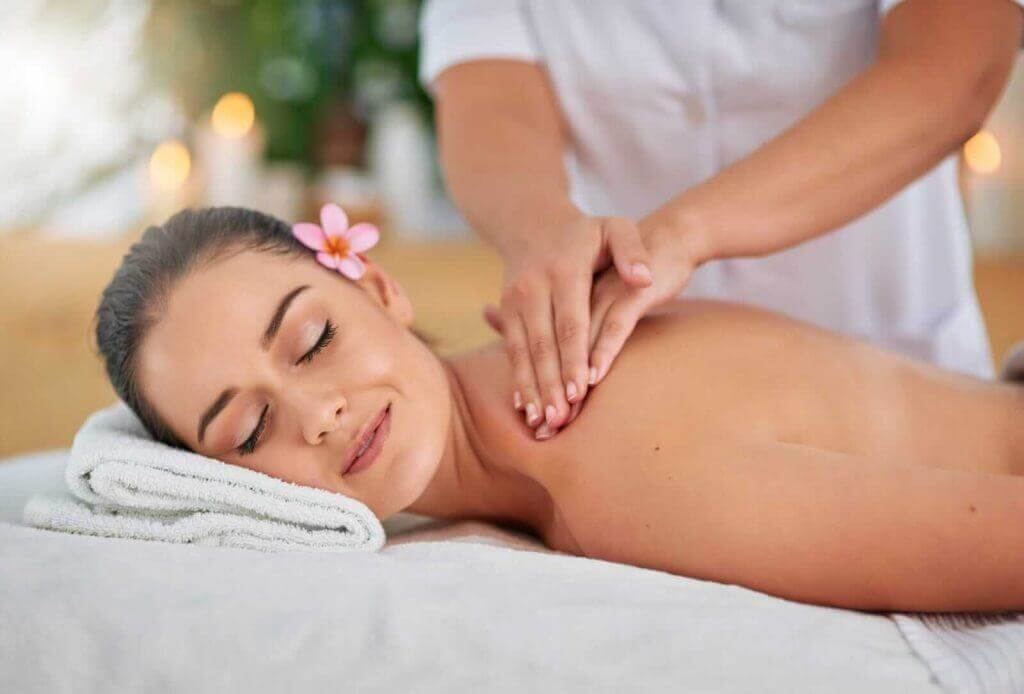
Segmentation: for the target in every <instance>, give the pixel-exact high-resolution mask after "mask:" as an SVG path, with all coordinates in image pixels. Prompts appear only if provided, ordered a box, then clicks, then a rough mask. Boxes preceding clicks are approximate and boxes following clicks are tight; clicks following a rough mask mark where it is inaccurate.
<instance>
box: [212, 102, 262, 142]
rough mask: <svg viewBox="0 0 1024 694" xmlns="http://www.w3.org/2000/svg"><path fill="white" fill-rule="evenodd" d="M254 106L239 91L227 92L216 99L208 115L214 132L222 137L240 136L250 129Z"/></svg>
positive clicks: (254, 111) (252, 121)
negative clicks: (215, 103) (211, 112)
mask: <svg viewBox="0 0 1024 694" xmlns="http://www.w3.org/2000/svg"><path fill="white" fill-rule="evenodd" d="M255 120H256V108H255V107H254V106H253V104H252V99H250V98H249V97H248V96H246V95H245V94H242V93H241V92H228V93H227V94H225V95H224V96H222V97H221V98H220V99H218V101H217V105H216V106H214V107H213V114H212V115H211V116H210V124H211V125H212V126H213V130H214V132H216V133H217V134H218V135H221V136H222V137H230V138H240V137H245V135H246V134H247V133H248V132H249V131H250V130H251V129H252V125H253V123H254V122H255Z"/></svg>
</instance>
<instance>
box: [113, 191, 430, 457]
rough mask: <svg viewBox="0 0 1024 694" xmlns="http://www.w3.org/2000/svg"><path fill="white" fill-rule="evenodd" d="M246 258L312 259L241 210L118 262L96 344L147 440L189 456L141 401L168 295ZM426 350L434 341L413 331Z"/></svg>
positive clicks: (192, 220)
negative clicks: (141, 362)
mask: <svg viewBox="0 0 1024 694" xmlns="http://www.w3.org/2000/svg"><path fill="white" fill-rule="evenodd" d="M242 250H257V251H264V252H268V253H277V254H281V255H294V256H308V255H309V253H310V250H309V249H308V248H306V247H305V246H303V245H302V244H301V243H299V241H298V239H296V238H295V237H294V236H292V233H291V226H290V225H289V224H287V223H285V222H283V221H281V220H280V219H278V218H276V217H273V216H271V215H268V214H264V213H262V212H257V211H256V210H251V209H247V208H242V207H205V208H199V209H184V210H181V211H180V212H178V213H177V214H175V215H174V216H172V217H171V218H170V219H168V220H167V221H166V222H164V224H163V225H162V226H151V227H149V228H147V229H146V230H145V231H144V232H143V234H142V238H141V239H140V240H139V241H137V242H136V243H134V244H133V245H132V247H131V248H130V249H129V250H128V252H127V253H126V254H125V255H124V258H122V260H121V266H120V267H119V268H118V269H117V271H116V272H115V273H114V277H113V279H111V280H110V284H108V285H107V287H106V289H104V290H103V294H102V296H101V298H100V304H99V307H98V308H97V309H96V344H97V347H98V348H99V352H100V354H101V355H102V357H103V360H104V365H105V367H106V370H107V376H108V377H109V378H110V383H111V385H112V386H113V387H114V391H115V392H116V393H117V395H118V396H119V397H120V398H121V399H122V400H123V401H124V402H125V404H127V405H128V406H129V407H130V408H131V409H132V410H133V411H134V412H135V414H136V415H137V416H138V417H139V419H140V420H142V423H143V424H144V425H145V427H146V429H147V430H148V431H149V433H150V435H152V437H153V438H154V439H156V440H157V441H161V442H163V443H166V444H168V445H171V446H176V447H178V448H188V446H186V445H185V444H184V443H183V442H182V441H180V440H179V439H178V438H177V437H176V436H175V435H174V434H173V432H172V431H171V430H170V428H169V427H168V426H167V424H166V423H165V422H164V421H163V420H162V419H161V418H160V416H159V415H158V414H157V413H156V410H155V409H154V408H153V406H152V405H151V404H150V403H149V402H148V401H147V400H146V399H145V398H144V397H143V396H142V393H141V392H140V391H139V388H138V382H137V379H136V352H137V351H138V347H139V345H140V344H141V342H142V340H143V338H144V337H145V335H146V333H147V331H148V330H149V328H150V327H152V325H153V324H154V323H155V322H156V321H157V320H158V319H159V317H160V316H161V315H162V313H163V307H164V305H165V302H166V301H167V297H168V295H169V293H170V290H171V288H172V287H173V286H174V285H175V283H176V282H177V281H178V280H180V279H181V278H182V277H184V276H186V275H187V274H188V273H189V272H191V271H192V270H193V269H196V268H197V267H199V266H201V265H203V264H206V263H209V262H212V261H214V260H217V259H219V258H223V257H225V256H227V255H231V254H233V253H235V252H238V251H242ZM411 332H412V333H413V335H415V336H416V337H417V338H418V339H420V340H421V341H423V342H424V343H425V344H426V345H427V346H428V347H430V346H432V345H433V344H434V340H433V339H432V338H430V337H428V336H426V335H424V334H423V333H421V332H420V331H418V330H416V329H414V328H413V329H411Z"/></svg>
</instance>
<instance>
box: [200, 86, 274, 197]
mask: <svg viewBox="0 0 1024 694" xmlns="http://www.w3.org/2000/svg"><path fill="white" fill-rule="evenodd" d="M264 143H265V137H264V134H263V128H262V127H261V126H260V124H259V122H258V121H257V120H256V110H255V108H254V107H253V103H252V99H250V98H249V97H248V96H246V95H245V94H242V93H240V92H230V93H228V94H225V95H224V96H222V97H221V98H220V99H219V100H218V101H217V104H216V105H215V106H214V107H213V111H212V112H211V114H210V117H209V119H207V120H205V121H203V122H202V123H200V125H199V127H198V129H197V131H196V156H197V158H198V160H199V167H200V169H201V171H202V177H203V182H204V183H203V187H204V195H203V198H204V200H205V202H206V203H207V204H209V205H245V206H252V207H259V205H258V203H257V191H258V185H259V179H260V167H261V163H262V159H263V146H264Z"/></svg>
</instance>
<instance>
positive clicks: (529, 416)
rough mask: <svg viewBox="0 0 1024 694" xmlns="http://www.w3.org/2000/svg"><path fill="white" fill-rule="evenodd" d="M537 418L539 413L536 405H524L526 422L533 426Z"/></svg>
mask: <svg viewBox="0 0 1024 694" xmlns="http://www.w3.org/2000/svg"><path fill="white" fill-rule="evenodd" d="M537 417H540V413H539V412H538V411H537V405H536V404H535V403H532V402H531V403H528V404H527V405H526V421H527V422H529V423H530V424H533V423H534V422H535V421H537Z"/></svg>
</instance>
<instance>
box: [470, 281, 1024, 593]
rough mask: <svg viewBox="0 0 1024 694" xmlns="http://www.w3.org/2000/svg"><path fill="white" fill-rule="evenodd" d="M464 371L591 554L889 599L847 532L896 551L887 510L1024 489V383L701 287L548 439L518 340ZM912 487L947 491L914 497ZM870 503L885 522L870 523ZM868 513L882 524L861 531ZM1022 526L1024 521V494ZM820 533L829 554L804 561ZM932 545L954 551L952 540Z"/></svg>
mask: <svg viewBox="0 0 1024 694" xmlns="http://www.w3.org/2000/svg"><path fill="white" fill-rule="evenodd" d="M459 368H460V371H463V372H464V374H465V376H466V378H465V380H466V381H467V384H466V385H467V391H468V395H467V397H468V398H469V399H470V402H471V405H472V406H473V408H474V409H475V410H477V408H484V410H485V411H486V413H487V415H486V416H480V417H478V419H484V420H486V421H487V422H488V424H486V425H485V426H484V428H483V431H484V435H485V436H486V437H487V438H488V439H489V440H490V441H491V442H492V444H493V445H495V446H497V447H498V448H500V449H501V450H503V451H506V453H507V456H508V460H509V462H510V464H513V465H515V466H517V467H518V469H520V470H521V471H522V472H524V473H525V474H527V475H529V476H531V477H533V478H534V479H536V480H537V481H538V482H539V483H540V484H541V485H543V486H544V487H545V488H546V489H548V490H549V491H550V492H551V495H552V498H553V501H554V505H555V514H554V516H553V518H552V521H551V522H550V523H549V524H548V525H547V526H546V527H541V528H538V529H537V530H538V532H539V533H541V534H542V535H543V536H544V538H545V540H546V541H547V542H548V544H549V545H551V546H553V547H556V548H559V549H565V550H567V551H573V552H576V553H579V554H585V555H587V556H593V557H599V558H606V559H610V560H614V561H622V562H625V563H631V564H636V565H645V566H650V567H652V568H660V569H664V570H668V571H673V572H676V573H681V574H685V575H691V576H696V577H704V578H710V579H715V580H723V581H732V582H737V583H743V584H745V585H751V586H754V587H759V588H762V589H765V590H767V591H768V592H773V593H775V594H780V595H786V596H787V597H792V598H795V599H808V600H809V601H813V602H818V603H832V604H840V605H847V606H872V605H875V604H878V605H883V604H885V603H886V601H889V602H895V601H898V600H899V599H900V598H899V597H897V596H896V595H895V594H894V593H891V592H884V591H882V592H879V591H880V590H881V589H879V588H878V587H877V586H876V587H875V588H873V589H870V590H867V591H866V592H865V589H864V588H863V583H862V582H860V583H856V584H853V583H851V581H852V580H854V576H856V575H857V574H856V572H852V573H851V571H850V570H849V567H846V566H845V565H844V562H843V561H842V560H841V559H840V558H839V557H838V556H836V555H834V554H830V552H829V550H828V548H829V547H832V546H835V543H836V542H837V541H838V539H839V538H843V537H844V536H845V537H846V543H847V545H850V546H853V545H856V542H863V543H864V546H863V548H862V550H863V551H876V552H878V553H882V554H884V553H885V552H886V551H887V550H885V548H884V547H882V546H881V545H879V544H878V542H877V534H878V533H881V532H883V531H884V530H885V528H884V527H883V526H884V525H886V524H888V525H889V526H890V528H889V530H890V531H891V532H894V533H897V534H898V528H899V526H900V524H907V525H908V526H910V525H912V526H913V527H914V528H916V530H915V531H914V532H920V533H927V532H929V527H928V526H927V523H926V522H925V520H927V519H934V522H935V523H939V524H941V525H943V526H946V525H948V524H949V522H950V521H949V519H948V518H945V517H939V516H937V515H936V514H935V513H933V512H932V511H930V510H929V509H933V507H934V505H935V504H939V505H940V507H942V508H945V507H946V506H949V505H950V504H951V503H952V502H953V501H955V502H956V506H957V509H958V510H959V509H960V508H961V507H962V510H963V511H964V512H965V513H969V514H972V515H974V519H973V520H974V522H975V524H977V521H978V517H977V515H976V514H977V506H978V503H982V504H988V505H989V506H990V508H991V505H993V504H996V503H999V502H997V501H995V500H986V497H984V496H983V495H982V496H978V497H976V500H977V502H978V503H975V504H971V503H969V500H968V498H967V497H964V499H963V503H960V501H961V500H960V498H959V497H958V496H957V494H960V493H962V492H963V490H964V489H966V488H967V487H966V486H965V485H968V486H969V484H970V482H971V478H972V477H976V475H974V473H975V472H982V473H984V474H985V476H986V479H988V480H989V481H990V482H992V483H993V484H995V483H1001V484H1003V485H1004V486H1006V485H1009V484H1010V483H1011V482H1012V483H1015V484H1016V485H1018V486H1020V487H1021V489H1020V493H1021V494H1022V498H1024V478H1010V477H1007V478H1003V477H1001V476H999V475H1000V473H1001V474H1009V473H1014V472H1020V467H1021V461H1020V457H1021V449H1022V446H1021V438H1022V437H1021V436H1020V435H1019V434H1018V433H1017V430H1019V429H1022V428H1024V427H1022V426H1021V424H1020V422H1022V421H1024V414H1022V413H1024V405H1022V402H1024V396H1022V394H1021V391H1020V389H1018V388H1017V387H1016V386H1010V385H1006V384H996V383H989V382H985V381H981V380H979V379H975V378H973V377H969V376H961V375H956V374H951V373H949V372H946V371H943V370H941V369H939V368H936V367H932V366H929V365H926V364H922V363H919V362H916V361H913V360H910V359H906V358H903V357H901V356H898V355H895V354H893V353H890V352H887V351H884V350H881V349H879V348H876V347H873V346H871V345H868V344H866V343H862V342H859V341H855V340H851V339H847V338H844V337H841V336H838V335H835V334H833V333H829V332H827V331H824V330H819V329H816V328H814V327H811V326H809V325H806V324H804V323H800V322H797V321H793V320H790V319H787V318H785V317H783V316H780V315H778V314H774V313H770V312H765V311H760V310H757V309H752V308H747V307H742V306H738V305H734V304H728V303H723V302H717V301H687V302H680V303H678V304H675V305H673V306H672V307H671V310H669V311H666V312H663V313H662V314H660V315H656V316H651V317H648V318H646V319H645V320H643V321H642V322H641V323H640V324H639V325H638V326H637V329H636V331H635V332H634V334H633V336H632V337H631V338H630V340H629V341H627V343H626V346H625V348H624V349H623V351H622V353H621V354H620V356H619V357H618V359H617V361H616V362H615V364H614V366H613V367H612V369H611V371H610V372H609V374H608V375H607V377H606V379H605V380H604V381H603V382H602V383H601V384H599V386H598V387H596V388H595V389H593V390H592V391H591V392H590V393H589V394H588V396H587V402H586V403H585V406H584V408H583V410H582V411H581V413H580V414H579V416H578V417H577V419H576V420H575V421H573V422H572V423H571V424H570V425H569V426H568V427H566V428H564V429H563V430H562V431H561V432H560V433H559V434H557V435H556V436H555V437H554V438H552V439H550V440H548V441H544V442H537V441H534V440H533V439H532V437H530V436H529V430H528V429H526V427H525V426H524V425H523V424H522V423H521V422H519V421H518V419H517V418H518V415H517V414H516V413H513V412H512V411H511V408H509V407H508V405H507V404H506V403H505V400H507V398H506V399H502V398H501V397H500V396H501V395H503V394H504V393H503V392H500V391H502V387H495V386H501V384H506V385H508V387H509V390H510V389H511V380H510V377H509V373H508V366H507V363H506V362H505V355H504V352H503V351H502V350H501V348H500V345H496V346H492V347H488V348H485V349H483V350H480V351H479V352H476V353H473V354H472V355H469V356H467V358H466V360H465V361H463V362H462V363H461V364H460V367H459ZM495 391H499V392H498V393H495ZM492 411H493V412H492ZM480 414H482V413H481V412H480V411H479V410H478V415H480ZM940 475H946V476H945V477H939V476H940ZM872 485H874V486H872ZM929 485H932V486H934V485H938V487H936V488H934V489H933V488H932V487H930V486H929ZM939 488H941V489H939ZM1014 488H1015V489H1016V487H1014ZM910 490H916V492H917V493H920V494H931V496H927V497H924V496H922V497H921V498H919V499H918V500H917V502H916V503H917V504H918V505H917V506H916V507H915V500H914V496H913V493H912V492H911V491H910ZM942 494H946V495H947V496H946V497H942ZM847 495H848V496H849V498H845V497H846V496H847ZM858 495H859V496H858ZM936 495H938V496H936ZM971 498H975V497H971ZM1002 503H1008V502H1006V501H1005V500H1004V501H1003V502H1002ZM807 504H810V506H808V505H807ZM851 504H852V505H851ZM858 504H859V505H858ZM971 506H974V507H975V509H976V510H975V511H969V507H971ZM990 512H994V511H990ZM868 513H871V514H873V515H874V517H876V520H877V522H876V525H873V526H871V527H867V526H865V524H864V522H863V521H860V520H858V518H859V517H860V516H864V515H866V514H868ZM893 513H897V514H898V513H904V514H909V515H906V517H896V516H893V515H892V514H893ZM879 514H881V515H879ZM886 514H888V515H886ZM915 514H916V515H915ZM993 522H995V518H993ZM858 523H860V525H861V530H863V531H864V532H865V533H866V534H865V535H863V536H857V537H859V540H856V538H855V537H854V536H851V535H850V530H849V528H852V527H855V526H857V524H858ZM1018 525H1019V527H1021V529H1022V530H1021V533H1020V534H1021V535H1024V509H1022V510H1021V511H1020V521H1019V522H1018ZM908 531H909V530H908ZM947 539H948V538H947ZM1018 539H1024V538H1018ZM855 540H856V541H855ZM975 541H981V538H976V540H975ZM872 543H873V544H872ZM990 544H991V543H990ZM899 545H900V543H896V544H894V546H893V549H892V550H890V551H892V552H898V551H899V549H898V547H899ZM785 547H791V551H792V552H793V553H794V554H793V555H789V554H786V552H785V551H784V550H783V548H785ZM814 547H817V552H816V554H815V555H814V556H815V557H816V558H815V559H814V560H811V559H810V558H809V557H805V559H806V561H804V562H803V563H801V562H800V561H796V562H795V563H794V560H795V559H796V558H797V557H799V556H802V554H801V553H802V552H807V551H810V550H811V549H812V548H814ZM771 548H774V549H771ZM933 551H934V552H935V553H937V554H941V555H943V556H944V550H943V546H942V545H941V544H937V545H936V546H935V547H934V548H933ZM773 552H774V553H773ZM932 560H936V561H937V560H938V557H937V556H936V557H931V556H930V555H929V557H928V558H926V559H923V560H922V561H925V562H926V563H927V562H928V561H932ZM773 566H774V567H775V569H774V570H772V568H771V567H773ZM815 567H816V568H815ZM904 568H905V570H906V571H908V572H913V571H917V570H919V569H920V566H919V565H914V566H913V567H911V566H906V567H904ZM891 570H892V571H896V570H897V569H895V568H892V569H891ZM830 577H831V578H832V579H834V580H833V581H832V582H830V581H829V578H830ZM863 578H864V577H860V579H858V580H862V579H863ZM893 583H894V584H895V583H896V581H895V579H894V581H893ZM908 590H909V589H908ZM915 590H917V591H918V592H917V593H915V595H918V596H923V595H926V593H924V592H921V587H920V586H915ZM918 599H924V598H918ZM922 604H930V603H922ZM972 604H973V603H972ZM906 609H909V606H907V607H906ZM922 609H929V608H928V607H923V608H922Z"/></svg>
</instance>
